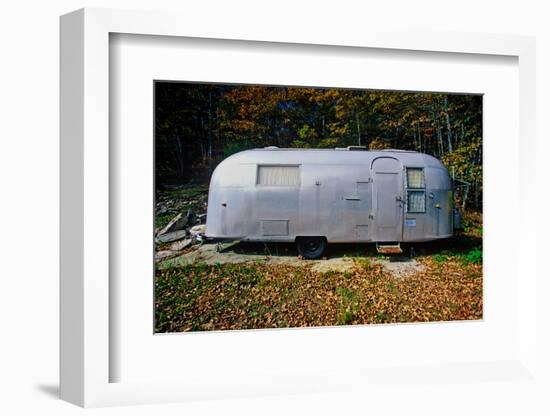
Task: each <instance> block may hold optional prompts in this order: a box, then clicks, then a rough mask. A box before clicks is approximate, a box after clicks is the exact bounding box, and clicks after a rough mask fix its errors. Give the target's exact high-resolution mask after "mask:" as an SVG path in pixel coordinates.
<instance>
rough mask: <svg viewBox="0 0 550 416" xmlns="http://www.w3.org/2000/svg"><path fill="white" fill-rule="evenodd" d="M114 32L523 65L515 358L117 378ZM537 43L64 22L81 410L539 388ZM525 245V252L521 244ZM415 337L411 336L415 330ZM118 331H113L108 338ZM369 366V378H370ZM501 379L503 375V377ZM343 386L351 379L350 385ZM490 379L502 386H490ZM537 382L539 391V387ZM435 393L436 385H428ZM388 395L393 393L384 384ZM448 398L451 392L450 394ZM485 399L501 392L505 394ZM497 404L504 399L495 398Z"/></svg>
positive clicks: (71, 301) (65, 225)
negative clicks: (374, 392)
mask: <svg viewBox="0 0 550 416" xmlns="http://www.w3.org/2000/svg"><path fill="white" fill-rule="evenodd" d="M114 33H123V34H135V35H156V36H171V37H184V38H206V39H225V40H235V41H249V42H278V43H281V44H301V45H332V46H334V47H341V48H346V47H354V48H379V49H386V50H388V49H389V50H408V51H430V52H434V53H439V54H449V53H451V54H472V56H474V57H475V55H476V54H482V55H503V56H510V57H515V58H517V60H518V67H519V110H518V111H519V114H518V117H519V137H520V138H521V146H520V147H519V165H520V177H519V186H520V189H519V195H520V197H521V198H520V202H519V208H520V212H519V215H518V218H519V223H520V224H519V231H518V233H519V235H518V236H519V244H518V245H517V246H516V247H515V250H517V256H518V262H519V264H520V265H521V270H522V279H521V282H520V285H519V287H518V293H517V315H516V316H517V326H518V334H517V340H518V346H517V354H515V355H514V356H510V357H509V359H508V360H500V361H498V362H491V361H482V362H472V363H462V364H456V363H441V364H440V365H433V364H431V365H427V366H422V365H421V363H419V366H418V368H415V369H414V370H411V369H408V370H407V369H404V370H399V369H389V368H379V369H376V368H368V369H364V368H357V369H350V368H341V369H336V370H332V371H331V372H321V373H316V372H310V373H305V374H292V373H288V372H286V373H281V374H277V375H271V376H270V377H269V378H267V377H266V378H265V379H263V380H257V379H256V380H246V379H245V380H239V381H238V382H236V383H235V382H234V380H235V374H220V375H219V377H218V378H217V380H215V381H213V380H212V379H211V378H210V379H207V378H206V376H205V377H203V378H202V379H200V378H199V379H198V378H196V377H195V378H192V379H185V378H183V379H182V380H181V381H151V382H139V383H138V382H131V383H126V382H117V383H113V382H110V371H109V368H110V365H111V363H112V361H113V360H115V359H117V357H116V356H114V355H113V353H112V351H111V350H110V347H109V346H110V342H109V338H110V333H109V322H110V315H109V308H110V307H112V306H113V305H110V302H112V299H111V298H110V296H109V291H110V284H109V274H110V259H109V235H110V234H109V227H110V211H109V210H110V206H109V188H110V178H109V172H110V168H112V166H110V163H112V161H110V158H109V81H110V80H109V36H110V34H114ZM535 91H536V78H535V40H534V39H533V38H530V37H519V36H509V35H487V34H472V33H437V34H434V33H433V32H428V31H426V32H422V31H406V32H398V31H388V32H380V31H376V30H369V29H368V28H367V29H362V30H359V31H354V30H353V29H350V31H348V32H340V33H338V34H331V35H327V34H326V33H325V32H324V31H323V30H322V29H321V28H319V29H318V30H315V28H313V30H309V31H307V32H305V31H299V30H294V29H292V28H289V29H288V30H285V31H281V30H280V28H279V27H277V26H275V25H274V26H270V25H264V26H262V27H261V28H259V27H250V28H245V29H242V30H241V31H240V32H239V33H235V31H234V28H233V27H232V26H231V24H230V23H225V24H224V23H223V22H218V24H217V25H216V26H215V27H204V26H203V25H202V24H201V21H194V20H193V19H191V18H189V16H180V15H174V14H169V13H166V14H165V13H151V12H137V11H120V10H107V9H82V10H78V11H76V12H73V13H71V14H68V15H65V16H63V17H62V18H61V129H60V131H61V235H60V238H61V280H60V289H61V310H60V312H61V313H60V315H61V328H60V330H61V338H60V360H61V370H60V373H61V386H60V387H61V388H60V394H61V398H62V399H64V400H67V401H69V402H71V403H75V404H77V405H80V406H84V407H88V406H107V405H120V404H138V403H159V402H173V401H184V400H192V399H197V398H219V397H243V396H244V397H248V396H254V395H267V394H285V393H293V394H297V393H319V392H324V391H341V390H360V389H362V388H363V387H364V386H365V385H373V384H375V382H378V381H380V380H382V384H385V385H386V386H388V385H391V386H394V385H396V384H399V383H400V381H399V380H401V379H402V378H404V379H407V378H408V379H410V378H411V377H412V378H418V379H419V380H421V381H422V382H424V383H426V385H428V386H429V385H430V383H433V380H436V379H437V380H440V379H439V378H438V377H439V376H437V377H436V375H441V374H444V375H443V379H446V380H461V381H462V382H471V383H473V384H474V385H477V387H478V388H479V387H480V386H479V385H480V384H481V381H483V380H484V376H483V375H484V374H487V372H488V373H490V374H499V373H501V374H503V375H504V376H503V377H504V380H505V381H507V382H508V383H509V386H510V388H520V386H521V388H525V386H526V384H525V381H526V380H529V383H531V384H529V388H532V387H537V386H539V385H537V383H539V381H538V380H539V379H540V376H539V374H538V372H537V361H536V348H537V334H536V321H535V320H534V319H533V317H534V316H536V313H537V312H536V301H535V299H536V285H537V270H536V267H535V263H536V262H533V261H532V260H531V261H527V259H528V258H529V257H531V258H532V253H531V252H530V251H529V247H528V244H525V243H526V242H529V241H536V229H537V227H536V216H535V215H531V214H529V215H528V214H527V213H528V212H529V211H528V209H527V208H528V207H529V206H530V204H532V203H533V202H534V199H533V198H535V195H536V193H535V192H534V190H535V184H534V183H533V181H531V180H530V179H529V178H530V177H529V175H528V173H529V169H528V167H530V166H531V167H532V163H533V162H532V160H530V159H529V158H528V152H527V149H530V152H532V151H533V149H534V148H535V147H536V132H535V125H536V123H535V121H536V120H535V115H536V111H535V110H536V103H535ZM521 242H523V243H524V244H521ZM413 330H414V329H413ZM111 335H112V334H111ZM367 370H368V371H367ZM497 378H498V377H497ZM342 380H345V382H344V381H342ZM491 380H493V379H492V378H491ZM533 383H534V384H533ZM426 388H427V389H428V390H429V389H430V387H426ZM382 390H384V388H383V387H382ZM445 394H451V390H450V389H449V391H446V392H445V391H444V392H442V397H443V398H444V397H445ZM488 394H495V395H496V392H495V391H493V393H490V392H489V393H488ZM495 397H496V396H495Z"/></svg>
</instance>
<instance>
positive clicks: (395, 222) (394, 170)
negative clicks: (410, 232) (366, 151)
mask: <svg viewBox="0 0 550 416" xmlns="http://www.w3.org/2000/svg"><path fill="white" fill-rule="evenodd" d="M402 172H403V169H402V166H401V162H399V161H398V160H396V159H394V158H391V157H380V158H377V159H375V160H374V162H373V164H372V176H373V185H374V186H373V202H374V204H373V213H374V215H373V217H374V218H373V219H372V221H373V227H372V228H373V231H374V239H375V241H401V239H402V235H403V179H402Z"/></svg>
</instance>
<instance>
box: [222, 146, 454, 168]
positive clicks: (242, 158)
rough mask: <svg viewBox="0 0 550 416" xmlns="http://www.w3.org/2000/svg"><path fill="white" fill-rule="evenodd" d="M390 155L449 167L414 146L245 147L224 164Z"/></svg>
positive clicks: (350, 160) (357, 160)
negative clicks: (359, 147)
mask: <svg viewBox="0 0 550 416" xmlns="http://www.w3.org/2000/svg"><path fill="white" fill-rule="evenodd" d="M383 156H389V157H394V158H395V159H397V160H400V161H401V162H402V163H403V164H404V165H405V166H418V167H422V166H426V167H433V168H442V169H446V167H445V165H443V164H442V163H441V162H440V161H439V160H438V159H436V158H435V157H433V156H430V155H427V154H425V153H420V152H415V151H412V150H397V149H385V150H358V149H353V148H352V149H347V148H342V149H339V148H337V149H293V148H292V149H287V148H277V147H266V148H263V149H251V150H245V151H242V152H239V153H235V154H234V155H232V156H229V157H228V158H227V159H225V160H224V161H222V162H221V163H220V165H222V164H225V163H228V164H233V163H239V164H243V163H244V164H249V163H255V164H287V165H293V164H302V163H308V164H327V165H339V164H350V165H354V164H365V163H371V162H372V161H373V160H374V159H376V158H377V157H383Z"/></svg>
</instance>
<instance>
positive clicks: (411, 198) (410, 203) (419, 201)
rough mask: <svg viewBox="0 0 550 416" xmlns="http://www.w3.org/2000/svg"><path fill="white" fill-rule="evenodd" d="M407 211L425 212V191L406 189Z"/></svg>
mask: <svg viewBox="0 0 550 416" xmlns="http://www.w3.org/2000/svg"><path fill="white" fill-rule="evenodd" d="M407 212H411V213H413V212H418V213H420V212H426V192H424V191H407Z"/></svg>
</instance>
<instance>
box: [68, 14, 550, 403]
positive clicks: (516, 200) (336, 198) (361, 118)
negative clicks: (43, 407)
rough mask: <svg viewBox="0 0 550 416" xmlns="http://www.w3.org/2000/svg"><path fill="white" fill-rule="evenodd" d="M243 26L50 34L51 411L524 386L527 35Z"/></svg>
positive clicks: (530, 373) (529, 224)
mask: <svg viewBox="0 0 550 416" xmlns="http://www.w3.org/2000/svg"><path fill="white" fill-rule="evenodd" d="M182 21H184V22H185V24H182ZM242 33H243V34H240V35H236V34H234V33H233V31H232V30H231V27H230V26H229V25H223V24H222V25H218V26H217V27H216V29H207V28H204V26H201V24H200V23H199V22H193V20H192V19H189V17H182V16H174V15H170V14H162V13H158V14H157V13H144V12H128V11H114V10H98V9H84V10H79V11H76V12H73V13H71V14H68V15H66V16H63V17H62V18H61V252H62V258H61V397H62V398H63V399H65V400H67V401H70V402H72V403H75V404H78V405H80V406H105V405H116V404H138V403H158V402H166V401H185V400H194V399H208V398H212V399H214V398H231V397H254V396H262V395H271V394H300V393H320V392H321V393H322V392H333V391H344V392H346V391H348V392H354V391H362V390H364V389H367V388H368V389H369V391H376V392H377V396H378V397H379V398H380V400H382V398H383V397H386V396H388V395H389V390H392V391H394V392H395V391H396V390H398V391H399V392H401V393H402V394H403V397H409V396H410V395H412V392H411V385H412V384H413V383H415V385H416V386H417V387H415V388H421V389H422V391H423V392H425V393H428V392H433V391H435V390H437V391H438V394H439V397H440V399H439V400H442V402H444V401H445V400H446V399H445V398H446V397H447V398H448V397H452V395H453V391H456V388H457V387H456V385H454V384H453V383H457V382H459V383H461V386H460V389H463V390H464V391H468V389H472V391H474V390H475V391H479V389H484V390H483V391H484V392H485V394H486V395H487V397H498V392H497V389H495V388H492V387H491V386H494V385H497V384H498V383H501V384H500V386H502V383H503V382H504V383H507V384H506V386H507V388H510V389H518V388H529V386H531V387H536V386H537V383H538V382H539V381H538V380H539V378H537V363H536V361H535V350H536V346H537V338H536V326H535V320H534V319H533V317H535V316H536V302H534V299H535V289H536V278H537V274H536V270H535V265H534V264H533V263H532V262H529V261H528V257H529V244H528V243H529V241H534V240H535V239H536V238H535V230H536V218H535V216H534V215H532V214H531V213H530V211H529V210H528V208H529V203H530V201H531V199H532V198H533V195H534V193H533V192H532V190H533V187H534V184H533V183H532V181H531V180H530V173H529V172H530V166H532V164H533V161H532V160H531V158H530V157H529V154H531V150H528V149H533V148H534V146H535V144H536V136H535V131H534V124H535V123H534V120H533V119H534V115H535V114H536V111H535V98H534V97H535V86H536V85H535V77H534V71H535V47H534V40H533V39H531V38H525V37H516V36H506V35H502V36H500V35H499V36H496V35H482V34H467V33H459V34H451V33H439V34H437V35H436V34H433V33H430V34H428V33H424V32H420V31H419V32H414V31H413V32H407V33H406V36H404V34H403V33H393V32H392V33H389V32H388V33H380V32H376V31H374V30H373V31H369V30H368V29H366V30H364V31H362V32H361V34H360V35H358V34H357V33H353V32H349V33H347V32H342V33H339V34H338V35H333V36H331V38H330V39H327V38H326V37H325V35H324V33H323V32H322V31H320V30H319V31H315V30H312V31H310V32H308V33H307V35H306V34H304V33H303V32H299V31H294V30H292V29H291V30H288V31H284V32H281V31H280V30H278V28H276V27H270V26H269V25H267V26H266V27H264V28H262V30H258V29H257V28H256V29H254V28H253V27H251V28H250V29H249V31H248V29H246V30H243V32H242ZM503 204H504V205H505V206H506V210H503V209H502V206H503ZM509 212H515V213H517V215H515V219H514V224H515V226H513V227H511V226H510V218H509V215H507V213H509ZM511 242H514V243H513V244H511ZM502 253H506V258H507V262H506V263H503V262H502V261H501V258H502ZM520 270H521V276H520ZM451 385H453V387H452V388H451ZM418 386H420V387H418ZM445 386H449V387H448V388H446V387H445ZM520 386H521V387H520ZM453 389H455V390H453ZM411 400H413V399H412V398H411Z"/></svg>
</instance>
